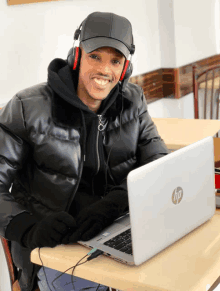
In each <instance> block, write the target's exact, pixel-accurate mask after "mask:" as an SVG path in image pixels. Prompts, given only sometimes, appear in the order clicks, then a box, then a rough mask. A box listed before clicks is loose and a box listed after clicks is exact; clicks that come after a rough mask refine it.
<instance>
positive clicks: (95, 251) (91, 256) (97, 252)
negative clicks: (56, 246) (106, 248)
mask: <svg viewBox="0 0 220 291" xmlns="http://www.w3.org/2000/svg"><path fill="white" fill-rule="evenodd" d="M38 254H39V258H40V261H41V263H42V267H43V271H44V275H45V278H46V281H47V285H48V287H49V288H50V285H49V283H48V280H47V276H46V272H45V268H44V264H43V261H42V259H41V257H40V248H38ZM102 254H103V251H101V250H98V249H96V248H93V249H92V250H91V251H90V252H89V253H88V254H86V255H85V256H84V257H82V258H81V259H80V260H79V261H78V262H77V263H76V265H75V266H72V267H70V268H68V269H67V270H66V271H64V272H62V274H60V275H59V276H58V277H56V278H55V279H54V280H53V281H52V283H51V284H52V286H53V288H54V290H56V289H55V287H54V284H53V282H54V281H55V280H57V279H58V278H59V277H61V276H62V275H63V274H65V273H66V272H67V271H68V270H70V269H72V268H73V271H72V275H71V282H72V285H73V288H74V289H75V286H74V282H73V272H74V270H75V268H76V267H78V266H80V265H83V264H85V263H86V262H88V261H91V260H93V259H95V258H97V257H98V256H100V255H102ZM86 257H88V258H87V260H86V261H85V262H82V263H81V264H80V262H81V261H82V260H83V259H84V258H86ZM99 286H100V284H99V285H98V287H97V289H96V291H97V290H98V288H99ZM92 288H93V287H92ZM94 288H95V287H94ZM50 291H52V290H51V288H50Z"/></svg>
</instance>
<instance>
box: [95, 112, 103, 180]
mask: <svg viewBox="0 0 220 291" xmlns="http://www.w3.org/2000/svg"><path fill="white" fill-rule="evenodd" d="M98 118H99V124H98V132H97V139H96V152H97V159H98V168H97V171H96V175H97V174H98V172H99V168H100V158H99V132H100V131H103V130H104V123H103V121H102V115H98Z"/></svg>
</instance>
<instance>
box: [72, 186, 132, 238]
mask: <svg viewBox="0 0 220 291" xmlns="http://www.w3.org/2000/svg"><path fill="white" fill-rule="evenodd" d="M127 209H128V195H127V191H124V190H115V191H112V192H110V193H109V194H108V195H107V196H106V197H105V198H104V199H102V200H100V201H98V202H96V203H93V204H92V205H90V206H89V207H86V208H84V209H83V210H82V211H81V212H80V213H79V215H78V216H77V218H76V224H77V230H76V231H75V232H73V234H72V235H71V236H70V237H69V242H77V241H78V240H83V241H87V240H90V239H92V238H93V237H94V236H96V235H97V234H98V233H99V232H100V231H102V230H103V229H104V228H105V227H107V226H109V225H110V224H112V222H113V221H114V220H115V219H116V218H118V217H119V216H120V215H121V214H122V213H123V212H124V211H126V210H127Z"/></svg>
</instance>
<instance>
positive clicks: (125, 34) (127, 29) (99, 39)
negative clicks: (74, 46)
mask: <svg viewBox="0 0 220 291" xmlns="http://www.w3.org/2000/svg"><path fill="white" fill-rule="evenodd" d="M80 43H81V45H82V47H83V49H84V50H85V52H86V53H87V54H88V53H90V52H92V51H94V50H96V49H98V48H100V47H112V48H115V49H117V50H119V51H120V52H121V53H122V54H123V55H124V56H125V58H126V59H128V57H129V54H133V53H134V50H135V46H134V45H133V35H132V27H131V23H130V21H129V20H128V19H127V18H125V17H122V16H119V15H117V14H114V13H108V12H93V13H91V14H89V15H88V16H87V18H86V19H85V20H84V21H83V22H82V29H81V33H80Z"/></svg>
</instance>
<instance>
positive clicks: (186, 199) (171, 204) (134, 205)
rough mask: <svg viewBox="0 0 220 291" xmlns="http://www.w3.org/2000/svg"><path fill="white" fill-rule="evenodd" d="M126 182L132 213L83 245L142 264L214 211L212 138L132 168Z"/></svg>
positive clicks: (206, 218) (199, 223) (126, 261)
mask: <svg viewBox="0 0 220 291" xmlns="http://www.w3.org/2000/svg"><path fill="white" fill-rule="evenodd" d="M127 185H128V197H129V214H127V215H125V216H123V217H121V218H119V219H117V220H116V221H115V222H114V223H113V224H112V225H111V226H110V227H107V228H105V229H104V230H103V231H102V232H101V233H100V234H99V235H97V236H96V237H94V238H93V239H91V240H89V241H86V242H84V241H79V243H80V244H82V245H84V246H87V247H89V248H97V249H99V250H102V251H103V252H104V254H105V255H107V256H110V257H112V258H113V259H115V260H117V261H120V262H122V263H125V264H129V265H140V264H141V263H143V262H145V261H147V260H148V259H150V258H151V257H153V256H154V255H156V254H157V253H159V252H160V251H162V250H164V249H165V248H166V247H168V246H169V245H171V244H172V243H174V242H175V241H177V240H178V239H180V238H182V237H183V236H185V235H186V234H188V233H189V232H191V231H192V230H193V229H195V228H196V227H198V226H200V225H201V224H203V223H204V222H206V221H207V220H209V219H210V218H211V217H212V216H213V215H214V213H215V181H214V149H213V138H212V137H207V138H205V139H202V140H201V141H198V142H196V143H193V144H191V145H189V146H186V147H184V148H182V149H179V150H177V151H175V152H172V153H170V154H168V155H166V156H164V157H162V158H160V159H158V160H156V161H153V162H151V163H149V164H147V165H144V166H142V167H139V168H137V169H135V170H133V171H131V172H130V173H129V174H128V177H127ZM129 239H130V243H129Z"/></svg>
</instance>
